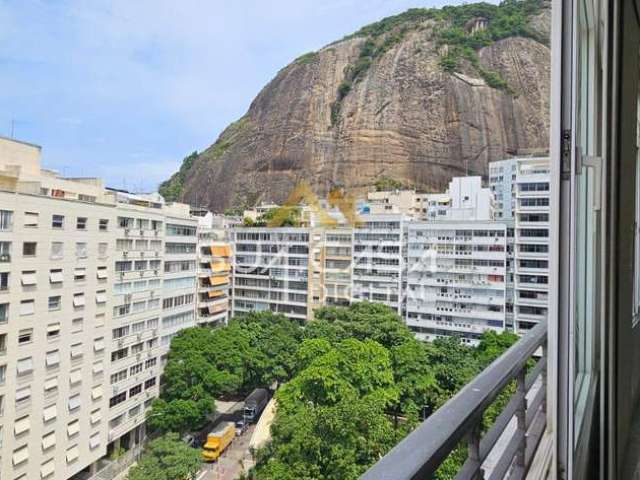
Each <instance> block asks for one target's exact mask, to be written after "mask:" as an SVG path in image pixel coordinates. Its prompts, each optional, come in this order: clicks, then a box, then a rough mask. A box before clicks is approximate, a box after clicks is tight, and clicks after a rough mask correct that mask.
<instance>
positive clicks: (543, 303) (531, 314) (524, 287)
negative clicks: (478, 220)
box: [514, 158, 549, 333]
mask: <svg viewBox="0 0 640 480" xmlns="http://www.w3.org/2000/svg"><path fill="white" fill-rule="evenodd" d="M515 195H516V206H515V252H514V255H515V262H514V327H515V329H516V332H518V333H524V332H526V331H527V330H530V329H531V328H532V327H533V326H534V325H535V324H537V323H538V322H541V321H544V320H546V319H547V315H548V309H549V306H548V303H549V159H548V158H523V159H519V160H518V162H517V170H516V184H515Z"/></svg>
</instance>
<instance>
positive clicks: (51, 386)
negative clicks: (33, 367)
mask: <svg viewBox="0 0 640 480" xmlns="http://www.w3.org/2000/svg"><path fill="white" fill-rule="evenodd" d="M57 391H58V377H51V378H48V379H47V380H45V382H44V393H45V394H47V395H51V394H53V393H55V392H57Z"/></svg>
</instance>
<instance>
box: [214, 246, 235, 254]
mask: <svg viewBox="0 0 640 480" xmlns="http://www.w3.org/2000/svg"><path fill="white" fill-rule="evenodd" d="M211 255H213V256H214V257H230V256H231V246H230V245H214V246H212V247H211Z"/></svg>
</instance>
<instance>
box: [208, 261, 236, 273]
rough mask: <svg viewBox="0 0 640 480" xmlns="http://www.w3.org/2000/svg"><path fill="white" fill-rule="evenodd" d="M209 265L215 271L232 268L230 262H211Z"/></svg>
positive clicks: (226, 270)
mask: <svg viewBox="0 0 640 480" xmlns="http://www.w3.org/2000/svg"><path fill="white" fill-rule="evenodd" d="M209 265H210V266H211V270H212V271H213V272H228V271H230V270H231V265H229V264H228V263H210V264H209Z"/></svg>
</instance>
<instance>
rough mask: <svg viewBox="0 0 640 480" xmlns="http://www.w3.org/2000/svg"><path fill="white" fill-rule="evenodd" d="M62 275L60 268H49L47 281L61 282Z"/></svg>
mask: <svg viewBox="0 0 640 480" xmlns="http://www.w3.org/2000/svg"><path fill="white" fill-rule="evenodd" d="M63 280H64V275H63V273H62V269H61V268H56V269H52V270H49V283H62V281H63Z"/></svg>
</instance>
